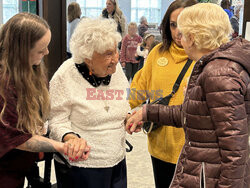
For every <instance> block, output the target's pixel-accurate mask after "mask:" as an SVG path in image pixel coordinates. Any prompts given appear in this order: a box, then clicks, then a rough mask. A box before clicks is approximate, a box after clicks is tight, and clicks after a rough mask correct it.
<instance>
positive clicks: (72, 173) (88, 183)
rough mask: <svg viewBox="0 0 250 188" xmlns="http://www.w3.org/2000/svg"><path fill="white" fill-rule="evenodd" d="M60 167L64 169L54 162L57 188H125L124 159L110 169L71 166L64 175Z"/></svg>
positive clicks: (125, 169) (125, 172)
mask: <svg viewBox="0 0 250 188" xmlns="http://www.w3.org/2000/svg"><path fill="white" fill-rule="evenodd" d="M58 165H59V166H58ZM58 167H59V168H58ZM60 167H65V165H62V164H60V163H58V162H56V161H55V170H56V178H57V187H58V188H69V187H72V188H85V187H86V188H127V168H126V161H125V159H124V160H122V161H121V162H120V163H118V164H117V165H116V166H114V167H111V168H78V167H74V166H73V167H72V168H71V169H70V170H68V172H66V173H65V171H61V170H60ZM66 168H67V167H66Z"/></svg>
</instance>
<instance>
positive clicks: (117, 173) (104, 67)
mask: <svg viewBox="0 0 250 188" xmlns="http://www.w3.org/2000/svg"><path fill="white" fill-rule="evenodd" d="M120 40H121V35H120V33H119V32H117V24H116V23H115V21H114V20H112V19H103V18H98V19H90V18H86V19H83V20H81V21H80V22H79V24H78V26H77V28H76V30H75V32H74V33H73V35H72V39H71V41H70V48H71V51H72V55H73V56H72V58H70V59H68V60H67V61H65V62H64V63H63V64H62V65H61V66H60V67H59V69H58V70H57V71H56V73H55V74H54V76H53V78H52V80H51V81H50V94H51V115H50V120H49V127H50V130H51V133H50V137H51V138H53V139H55V140H59V141H63V142H68V143H70V144H71V145H72V150H71V152H72V153H73V156H72V157H71V159H69V163H70V164H71V165H72V168H71V169H70V170H68V169H67V167H66V166H65V165H64V164H63V163H62V162H61V161H60V160H59V159H58V158H55V170H56V177H57V185H58V187H65V188H69V187H73V188H82V187H88V188H110V187H113V188H126V187H127V174H126V173H127V172H126V160H125V128H124V124H122V123H123V119H124V118H125V117H126V115H127V112H128V111H129V104H128V101H127V100H126V89H127V88H128V87H129V84H128V81H127V79H126V77H125V75H124V73H123V70H122V67H121V65H120V63H118V60H119V53H118V49H117V46H118V43H119V42H120ZM79 138H82V139H84V140H85V146H82V148H81V150H83V151H90V155H89V158H88V160H85V161H79V162H75V163H73V162H72V160H75V159H77V155H76V152H75V150H76V151H77V149H78V148H79V143H78V142H79ZM65 172H66V173H65Z"/></svg>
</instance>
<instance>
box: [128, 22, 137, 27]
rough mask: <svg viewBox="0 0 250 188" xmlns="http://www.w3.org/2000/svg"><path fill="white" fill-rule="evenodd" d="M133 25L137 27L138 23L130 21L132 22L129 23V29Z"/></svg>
mask: <svg viewBox="0 0 250 188" xmlns="http://www.w3.org/2000/svg"><path fill="white" fill-rule="evenodd" d="M131 27H135V28H137V24H136V23H135V22H130V23H129V24H128V29H129V28H131Z"/></svg>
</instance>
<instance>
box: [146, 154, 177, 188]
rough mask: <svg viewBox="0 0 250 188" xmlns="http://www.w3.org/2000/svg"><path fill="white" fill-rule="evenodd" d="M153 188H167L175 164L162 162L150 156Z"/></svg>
mask: <svg viewBox="0 0 250 188" xmlns="http://www.w3.org/2000/svg"><path fill="white" fill-rule="evenodd" d="M151 160H152V164H153V171H154V179H155V187H156V188H168V187H169V186H170V184H171V181H172V179H173V176H174V171H175V166H176V165H175V164H172V163H167V162H164V161H162V160H160V159H157V158H155V157H153V156H151Z"/></svg>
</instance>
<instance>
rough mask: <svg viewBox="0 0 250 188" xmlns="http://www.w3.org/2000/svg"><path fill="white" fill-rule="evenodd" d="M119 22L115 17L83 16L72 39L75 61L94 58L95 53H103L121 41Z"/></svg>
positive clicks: (71, 48) (80, 61) (79, 61)
mask: <svg viewBox="0 0 250 188" xmlns="http://www.w3.org/2000/svg"><path fill="white" fill-rule="evenodd" d="M121 39H122V37H121V35H120V33H119V32H117V24H116V22H115V21H114V20H113V19H105V18H83V19H82V20H81V21H80V22H79V23H78V25H77V27H76V29H75V31H74V33H73V34H72V37H71V40H70V50H71V52H72V57H73V60H74V62H75V63H78V64H80V63H82V62H84V60H85V59H89V60H91V59H92V56H93V53H94V52H97V53H100V54H103V53H104V52H106V51H107V50H109V49H113V48H114V46H117V44H118V43H119V42H120V41H121Z"/></svg>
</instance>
